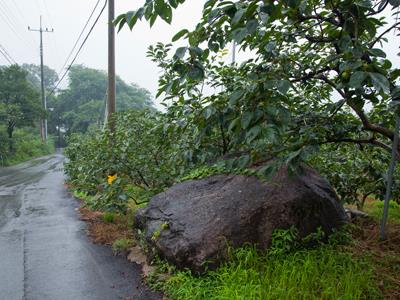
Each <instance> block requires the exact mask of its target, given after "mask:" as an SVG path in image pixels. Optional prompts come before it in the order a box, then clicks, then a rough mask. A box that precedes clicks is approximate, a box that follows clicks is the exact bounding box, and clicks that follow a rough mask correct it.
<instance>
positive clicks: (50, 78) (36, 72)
mask: <svg viewBox="0 0 400 300" xmlns="http://www.w3.org/2000/svg"><path fill="white" fill-rule="evenodd" d="M22 68H23V69H24V70H25V71H27V72H28V74H27V79H28V81H29V82H31V83H32V84H33V86H35V87H36V88H37V89H39V90H40V84H41V81H40V66H38V65H34V64H23V65H22ZM43 73H44V86H45V89H46V90H47V91H51V90H52V89H53V88H54V87H55V85H56V83H57V81H58V74H57V72H56V71H54V70H53V69H51V68H49V67H48V66H44V67H43Z"/></svg>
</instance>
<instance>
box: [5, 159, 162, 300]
mask: <svg viewBox="0 0 400 300" xmlns="http://www.w3.org/2000/svg"><path fill="white" fill-rule="evenodd" d="M63 159H64V157H63V156H62V155H61V154H56V155H52V156H48V157H45V158H40V159H36V160H33V161H30V162H28V163H24V164H21V165H19V166H16V167H11V168H3V169H0V299H1V300H3V299H7V300H14V299H16V300H17V299H18V300H19V299H27V300H30V299H34V300H35V299H38V300H39V299H40V300H42V299H50V300H53V299H57V300H61V299H71V300H72V299H74V300H80V299H82V300H85V299H104V300H112V299H135V300H136V299H143V300H145V299H159V296H157V295H155V294H153V293H151V292H150V291H149V290H148V289H146V288H145V287H144V286H143V285H142V284H141V279H140V272H139V267H138V266H136V265H134V264H129V263H127V261H126V260H125V259H123V258H121V257H115V256H113V255H112V253H111V250H110V249H108V248H107V247H103V246H98V245H93V244H91V243H90V241H89V240H88V239H87V237H86V235H85V224H84V223H83V222H81V221H79V220H78V218H77V216H76V213H75V208H76V207H77V205H78V204H77V202H76V201H75V200H73V199H72V198H71V196H70V195H69V194H68V193H67V192H66V190H65V187H64V185H63V181H64V177H63V170H62V163H63ZM129 297H130V298H129Z"/></svg>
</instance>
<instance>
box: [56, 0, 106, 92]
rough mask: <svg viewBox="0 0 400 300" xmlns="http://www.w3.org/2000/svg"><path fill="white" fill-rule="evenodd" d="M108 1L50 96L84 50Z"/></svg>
mask: <svg viewBox="0 0 400 300" xmlns="http://www.w3.org/2000/svg"><path fill="white" fill-rule="evenodd" d="M107 2H108V1H107V0H106V1H105V3H104V6H103V8H102V9H101V11H100V13H99V15H98V16H97V18H96V20H95V21H94V23H93V25H92V27H91V28H90V30H89V32H88V34H87V35H86V37H85V39H84V40H83V42H82V44H81V46H80V47H79V49H78V51H77V52H76V54H75V56H74V59H73V60H72V61H71V64H70V65H69V67H68V68H67V70H65V72H64V74H63V76H62V77H61V78H60V80H59V81H58V82H57V84H56V85H55V87H54V88H53V89H52V90H51V92H50V93H49V96H51V95H52V94H53V93H54V92H55V90H56V89H57V88H58V86H59V85H60V83H61V82H62V81H63V80H64V78H65V76H66V75H67V74H68V72H69V70H70V69H71V67H72V66H73V64H74V62H75V60H76V59H77V58H78V55H79V53H80V52H81V51H82V49H83V47H84V46H85V44H86V41H87V40H88V39H89V37H90V35H91V33H92V32H93V29H94V28H95V27H96V25H97V23H98V21H99V19H100V17H101V15H102V14H103V12H104V10H105V8H106V6H107Z"/></svg>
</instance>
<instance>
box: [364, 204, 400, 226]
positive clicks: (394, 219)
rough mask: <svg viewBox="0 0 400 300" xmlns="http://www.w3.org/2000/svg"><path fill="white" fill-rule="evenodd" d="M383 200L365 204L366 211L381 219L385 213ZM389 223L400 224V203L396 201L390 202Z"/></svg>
mask: <svg viewBox="0 0 400 300" xmlns="http://www.w3.org/2000/svg"><path fill="white" fill-rule="evenodd" d="M383 205H384V203H383V201H374V202H370V203H368V204H367V205H365V208H364V210H365V212H367V213H368V214H369V215H371V216H372V217H374V218H375V219H377V220H378V221H380V220H381V219H382V214H383ZM388 221H389V223H393V224H400V204H398V203H396V202H395V201H390V203H389V218H388Z"/></svg>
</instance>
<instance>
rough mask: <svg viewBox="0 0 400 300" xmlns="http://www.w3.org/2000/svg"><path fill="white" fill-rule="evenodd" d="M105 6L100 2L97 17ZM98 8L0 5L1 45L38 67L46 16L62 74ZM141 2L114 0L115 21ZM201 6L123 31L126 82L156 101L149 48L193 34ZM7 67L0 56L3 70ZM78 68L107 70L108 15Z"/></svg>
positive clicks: (121, 68)
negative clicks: (170, 18)
mask: <svg viewBox="0 0 400 300" xmlns="http://www.w3.org/2000/svg"><path fill="white" fill-rule="evenodd" d="M104 1H105V0H101V4H100V5H99V7H98V9H97V11H96V13H95V15H97V14H98V12H99V11H100V9H101V7H102V6H103V4H104ZM96 2H97V0H0V45H2V46H3V47H4V48H5V49H6V50H7V51H8V52H9V53H10V55H11V56H12V57H13V59H14V60H15V61H16V62H17V63H19V64H22V63H34V64H39V33H38V32H30V31H28V26H31V27H32V28H38V27H39V16H40V15H42V16H43V25H44V27H48V28H49V29H50V28H54V33H46V34H44V44H45V50H44V53H45V64H46V65H48V66H50V67H51V68H53V69H55V70H56V71H57V72H59V71H60V70H61V68H62V66H63V64H64V61H65V60H66V58H67V56H68V54H69V52H70V50H71V48H72V46H73V44H74V43H75V41H76V39H77V37H78V35H79V33H80V32H81V30H82V28H83V26H84V24H85V22H86V20H87V18H88V17H89V15H90V13H91V11H92V9H93V7H94V6H95V3H96ZM143 2H144V0H116V15H118V14H120V13H124V12H127V11H129V10H134V9H136V8H137V7H139V6H140V5H142V4H143ZM203 3H204V1H203V0H188V1H186V3H185V4H184V5H183V6H181V7H180V8H179V9H178V10H177V11H175V13H174V21H173V24H172V25H167V24H166V23H165V22H163V21H162V20H158V21H157V22H156V24H155V26H153V28H151V29H150V28H149V25H148V24H147V23H146V22H139V23H138V24H137V25H136V26H135V28H134V31H133V32H131V31H129V30H128V29H127V28H125V29H123V30H122V31H121V32H120V33H118V34H117V44H116V49H117V50H116V51H117V52H116V53H117V58H116V64H117V68H116V69H117V74H118V75H120V76H121V77H122V78H123V79H124V80H125V81H127V82H135V83H137V84H139V85H140V86H142V87H144V88H147V89H148V90H149V91H150V92H151V93H152V94H153V95H154V94H155V93H156V90H157V80H158V72H159V70H158V69H157V67H156V65H155V64H154V63H152V62H151V61H150V60H149V59H148V58H147V57H146V51H147V48H148V46H149V45H152V44H155V43H156V42H158V41H161V42H170V41H171V38H172V36H173V35H174V34H175V33H176V32H178V31H179V30H180V29H182V28H188V29H192V28H193V27H194V26H195V24H196V23H197V21H198V20H199V19H200V17H201V9H202V6H203ZM387 15H388V16H389V15H390V12H388V14H387ZM388 37H389V39H390V43H389V44H388V45H387V46H385V50H386V51H387V52H388V56H389V58H390V59H392V62H394V64H395V65H394V67H399V64H400V59H399V57H398V56H396V54H397V52H398V51H399V50H398V47H399V39H398V38H396V39H395V38H394V36H393V35H390V36H388ZM239 59H240V58H239ZM5 63H6V61H5V59H4V58H3V57H2V56H1V55H0V64H5ZM76 63H78V64H84V65H86V66H88V67H91V68H96V69H103V70H106V69H107V10H106V11H105V12H104V14H103V16H102V18H101V19H100V21H99V24H98V25H97V26H96V28H95V30H94V32H93V34H92V35H91V36H90V38H89V40H88V42H87V44H86V46H85V47H84V49H83V51H82V52H81V54H80V55H79V57H78V59H77V61H76Z"/></svg>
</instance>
